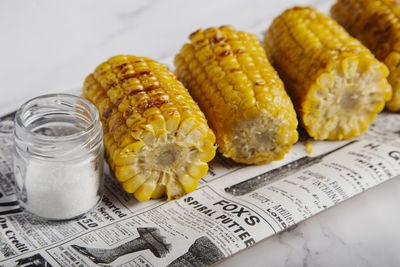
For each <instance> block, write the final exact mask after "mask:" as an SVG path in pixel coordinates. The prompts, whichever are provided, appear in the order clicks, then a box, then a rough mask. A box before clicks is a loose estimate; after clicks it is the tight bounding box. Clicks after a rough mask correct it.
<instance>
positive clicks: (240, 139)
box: [175, 26, 298, 164]
mask: <svg viewBox="0 0 400 267" xmlns="http://www.w3.org/2000/svg"><path fill="white" fill-rule="evenodd" d="M190 40H191V43H188V44H185V45H184V46H183V47H182V49H181V51H180V52H179V54H178V55H177V56H176V57H175V66H176V73H177V76H178V78H179V79H180V80H181V81H182V82H183V83H184V84H185V85H186V87H187V88H188V89H189V91H190V93H191V94H192V96H193V98H194V99H195V100H196V101H197V102H198V103H199V105H200V107H201V109H202V110H203V111H204V113H205V114H206V117H207V119H208V120H209V122H210V126H211V128H212V129H213V130H214V131H215V134H216V137H217V144H218V146H219V150H220V152H221V153H222V154H223V155H224V156H226V157H231V158H232V159H233V160H235V161H237V162H242V163H247V164H262V163H265V162H269V161H272V160H278V159H281V158H282V157H283V156H284V154H285V153H287V152H288V151H289V149H290V147H291V146H292V144H293V143H295V142H296V141H297V138H298V133H297V130H296V127H297V118H296V114H295V111H294V108H293V104H292V103H291V101H290V98H289V97H288V95H287V94H286V92H285V90H284V87H283V83H282V81H281V80H280V79H279V77H278V75H277V73H276V72H275V70H274V69H273V68H272V67H271V65H270V64H269V62H268V60H267V58H266V56H265V52H264V50H263V49H262V47H261V44H260V42H259V41H258V39H257V37H255V36H254V35H252V34H248V33H245V32H237V31H236V30H235V29H234V28H233V27H230V26H223V27H220V28H209V29H207V30H198V31H196V32H194V33H192V34H191V35H190Z"/></svg>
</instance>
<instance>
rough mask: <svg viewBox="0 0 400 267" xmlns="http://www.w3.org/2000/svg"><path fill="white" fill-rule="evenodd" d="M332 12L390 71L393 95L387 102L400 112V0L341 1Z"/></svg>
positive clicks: (333, 7) (389, 107) (391, 107)
mask: <svg viewBox="0 0 400 267" xmlns="http://www.w3.org/2000/svg"><path fill="white" fill-rule="evenodd" d="M331 14H332V17H333V18H334V19H336V20H337V21H338V22H339V23H340V24H341V25H342V26H343V27H344V28H345V29H346V30H347V31H348V32H349V33H350V34H351V35H353V36H354V37H356V38H358V39H359V40H360V41H361V42H362V43H363V44H364V45H365V46H367V47H368V48H369V49H370V50H371V51H372V52H373V53H374V54H375V56H376V57H377V58H378V59H379V60H381V61H382V62H384V63H385V64H386V66H387V67H388V68H389V70H390V74H389V77H388V80H389V83H390V84H391V85H392V88H393V97H392V99H391V100H390V101H389V102H388V103H386V107H387V108H388V109H389V110H392V111H400V20H399V17H400V2H399V1H396V0H338V1H337V2H336V4H335V5H334V6H332V8H331Z"/></svg>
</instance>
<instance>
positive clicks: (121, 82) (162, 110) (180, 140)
mask: <svg viewBox="0 0 400 267" xmlns="http://www.w3.org/2000/svg"><path fill="white" fill-rule="evenodd" d="M83 97H85V98H86V99H88V100H89V101H91V102H92V103H94V104H95V105H96V107H97V108H98V110H99V113H100V118H101V121H102V124H103V130H104V144H105V148H106V157H107V159H108V162H109V163H110V166H111V168H112V169H113V170H114V173H115V176H116V178H117V179H118V180H119V181H120V182H121V184H122V186H123V188H124V189H125V190H126V191H127V192H128V193H133V194H134V196H135V197H136V198H137V199H138V200H140V201H145V200H148V199H150V198H159V197H161V196H163V195H167V197H168V200H171V199H175V198H178V197H180V196H182V195H183V194H184V193H187V192H191V191H193V190H194V189H196V187H197V183H198V181H197V180H198V179H199V178H201V177H203V176H204V175H205V174H206V173H207V170H208V165H207V162H208V161H210V160H211V159H212V158H213V157H214V155H215V150H216V147H215V145H214V143H215V136H214V133H213V132H212V130H211V129H210V128H209V127H208V125H207V122H206V119H205V117H204V114H203V113H202V112H201V111H200V109H199V107H198V106H197V104H196V103H195V102H194V101H193V99H192V98H191V96H190V94H189V93H188V91H187V90H186V89H185V88H184V86H183V85H182V83H180V82H179V81H178V80H177V78H176V76H175V75H174V74H172V73H171V72H170V71H169V70H168V68H167V67H165V66H164V65H162V64H160V63H158V62H156V61H153V60H151V59H148V58H145V57H136V56H116V57H113V58H110V59H109V60H108V61H106V62H104V63H102V64H100V65H99V66H98V67H97V68H96V70H95V71H94V72H93V73H92V74H90V75H89V76H88V77H87V78H86V80H85V82H84V86H83Z"/></svg>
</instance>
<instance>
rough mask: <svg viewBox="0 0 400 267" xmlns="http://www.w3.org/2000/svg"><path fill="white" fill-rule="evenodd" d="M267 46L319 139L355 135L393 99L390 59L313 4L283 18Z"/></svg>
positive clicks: (307, 124)
mask: <svg viewBox="0 0 400 267" xmlns="http://www.w3.org/2000/svg"><path fill="white" fill-rule="evenodd" d="M264 42H265V47H266V51H267V54H268V57H269V59H270V60H271V63H272V65H273V66H274V67H275V68H276V70H277V71H278V73H279V75H280V77H281V78H282V80H283V81H284V83H285V86H286V90H287V91H288V93H289V95H290V96H291V98H292V100H293V103H294V105H295V108H296V111H297V114H298V116H299V117H300V120H301V122H302V125H303V127H304V128H305V129H306V131H307V132H308V134H309V135H310V136H311V137H313V138H314V139H320V140H325V139H328V140H341V139H349V138H353V137H355V136H357V135H359V134H361V133H363V132H364V131H366V130H367V128H368V126H369V124H370V123H371V122H372V120H373V119H374V118H375V116H376V114H377V113H378V112H380V111H381V110H382V109H383V108H384V105H385V102H386V101H388V100H389V99H390V98H391V94H392V93H391V90H392V89H391V87H390V85H389V83H388V82H387V80H386V77H387V76H388V74H389V72H388V69H387V68H386V66H385V65H384V64H382V63H381V62H379V61H378V60H377V59H376V58H375V57H374V55H373V54H372V53H371V52H370V51H369V50H368V49H367V48H366V47H364V46H363V45H362V44H361V43H360V42H359V41H358V40H356V39H354V38H353V37H351V36H350V35H349V34H348V33H347V32H346V31H345V30H344V29H343V28H342V27H341V26H340V25H338V24H337V23H336V22H335V21H334V20H333V19H331V18H329V17H327V16H325V15H323V14H321V13H319V12H318V11H316V10H315V9H313V8H309V7H304V8H303V7H295V8H292V9H289V10H287V11H285V12H284V13H283V14H282V15H280V16H279V17H277V18H276V19H275V20H274V21H273V23H272V25H271V26H270V28H269V29H268V31H267V33H266V35H265V39H264Z"/></svg>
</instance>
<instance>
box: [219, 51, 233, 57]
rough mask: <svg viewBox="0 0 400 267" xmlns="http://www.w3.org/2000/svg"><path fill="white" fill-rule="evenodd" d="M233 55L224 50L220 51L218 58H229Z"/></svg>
mask: <svg viewBox="0 0 400 267" xmlns="http://www.w3.org/2000/svg"><path fill="white" fill-rule="evenodd" d="M232 54H233V53H232V51H230V50H225V51H222V52H221V53H220V54H219V56H220V57H226V56H231V55H232Z"/></svg>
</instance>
